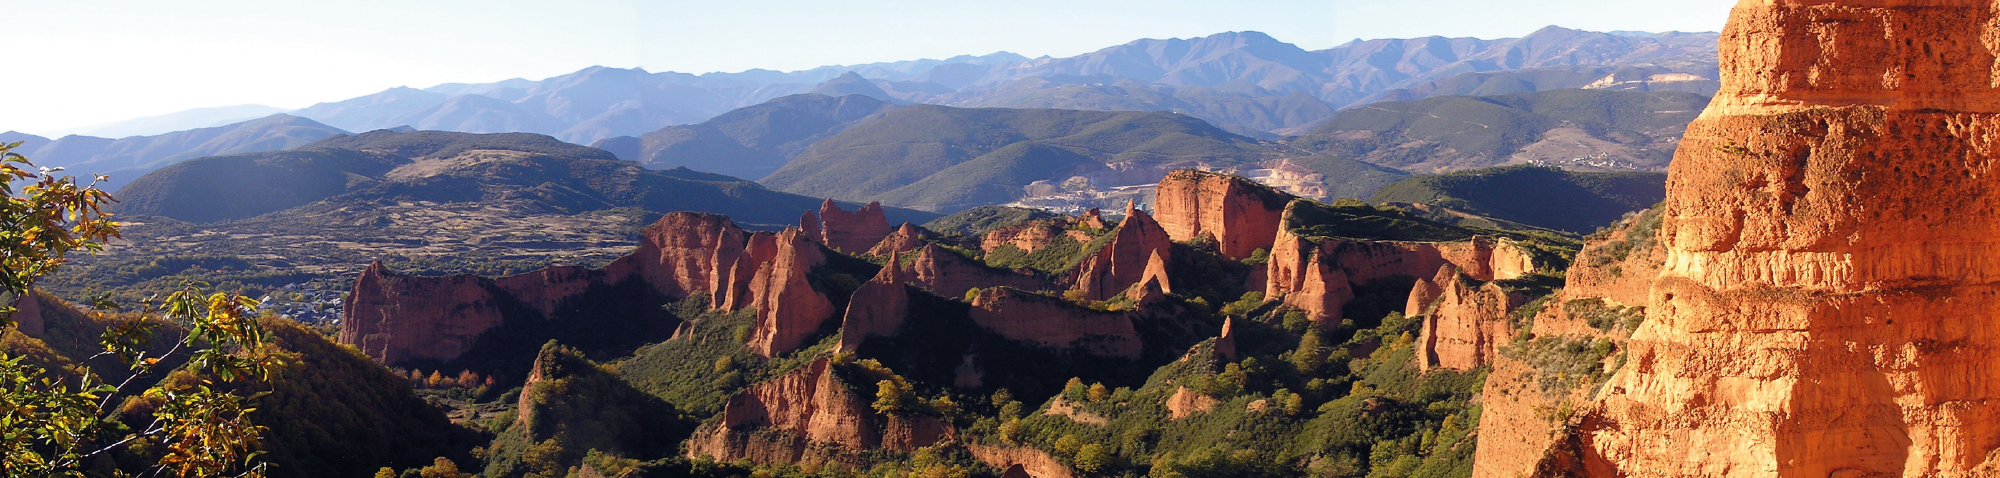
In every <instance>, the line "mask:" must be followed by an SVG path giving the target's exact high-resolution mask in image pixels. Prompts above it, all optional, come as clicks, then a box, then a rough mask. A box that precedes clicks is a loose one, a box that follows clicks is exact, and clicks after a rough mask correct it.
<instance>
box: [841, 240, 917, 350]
mask: <svg viewBox="0 0 2000 478" xmlns="http://www.w3.org/2000/svg"><path fill="white" fill-rule="evenodd" d="M898 259H900V257H899V256H898V253H895V252H891V253H889V264H891V266H889V267H883V268H882V271H881V272H877V273H876V274H875V278H874V279H870V280H869V281H868V282H865V283H862V284H861V287H860V288H859V289H855V291H854V297H853V298H851V299H848V300H847V316H846V317H845V318H843V319H841V321H840V347H839V351H842V352H853V351H854V350H855V349H857V348H860V347H861V343H862V342H864V341H866V340H868V338H869V337H876V336H881V337H888V336H894V335H896V329H898V328H901V327H902V326H903V321H904V320H906V319H908V318H909V315H910V290H909V286H906V285H904V284H903V282H904V278H903V276H904V274H903V272H902V270H901V269H900V268H898V267H894V266H893V265H894V264H896V263H897V261H898Z"/></svg>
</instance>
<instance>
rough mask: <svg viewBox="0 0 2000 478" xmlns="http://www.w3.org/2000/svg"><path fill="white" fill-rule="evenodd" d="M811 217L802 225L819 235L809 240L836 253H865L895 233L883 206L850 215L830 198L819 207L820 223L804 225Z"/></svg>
mask: <svg viewBox="0 0 2000 478" xmlns="http://www.w3.org/2000/svg"><path fill="white" fill-rule="evenodd" d="M811 218H812V216H810V215H808V216H806V218H804V219H801V222H802V223H801V224H800V225H799V227H801V228H803V229H805V230H806V231H807V232H808V233H811V232H813V231H818V232H819V234H818V235H810V234H809V237H813V238H814V239H815V240H818V241H819V242H820V243H821V244H826V246H827V247H831V248H833V249H834V250H837V251H841V252H846V253H849V254H860V253H863V252H866V251H868V249H869V248H872V247H875V244H876V243H880V242H882V238H884V237H888V235H889V233H891V232H893V231H892V230H891V229H890V228H889V217H888V216H887V215H886V214H885V213H884V212H883V211H882V204H881V203H868V205H866V206H861V209H857V210H855V211H854V212H847V211H845V210H842V209H840V206H839V205H836V204H834V203H833V200H832V199H828V200H826V202H824V203H821V204H820V206H819V222H818V224H810V225H808V224H804V223H803V222H805V221H806V220H809V219H811Z"/></svg>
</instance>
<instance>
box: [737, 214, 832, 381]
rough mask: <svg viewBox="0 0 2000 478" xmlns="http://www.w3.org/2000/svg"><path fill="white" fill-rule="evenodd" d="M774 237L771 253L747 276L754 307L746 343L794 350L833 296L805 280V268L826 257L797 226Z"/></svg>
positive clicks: (827, 313) (759, 348) (764, 349)
mask: <svg viewBox="0 0 2000 478" xmlns="http://www.w3.org/2000/svg"><path fill="white" fill-rule="evenodd" d="M775 241H776V243H777V258H776V259H775V260H772V261H771V262H766V263H764V265H763V266H762V267H760V268H758V269H757V275H756V276H754V277H753V278H752V279H751V280H750V297H751V301H750V307H751V308H755V309H757V327H756V329H754V330H752V331H751V333H750V343H749V345H750V350H752V351H755V352H757V354H758V355H762V356H765V357H771V356H775V355H778V354H781V353H785V352H790V351H793V350H798V349H799V348H800V347H801V346H803V345H805V340H806V338H807V337H810V336H811V335H812V334H813V332H817V331H819V328H820V326H822V325H825V324H826V321H827V320H828V319H831V318H833V314H834V310H833V301H832V300H830V299H827V297H826V294H823V293H820V292H819V291H817V290H813V288H812V284H811V283H810V282H808V281H807V280H806V273H807V272H810V271H811V270H812V268H813V267H814V266H818V265H820V264H823V263H825V262H826V254H825V253H824V252H822V251H821V249H820V246H819V244H817V243H814V242H812V241H811V240H810V239H807V238H806V236H805V232H804V231H800V230H798V229H786V230H785V231H784V232H780V233H778V234H777V236H776V237H775Z"/></svg>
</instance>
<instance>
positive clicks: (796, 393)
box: [687, 358, 955, 463]
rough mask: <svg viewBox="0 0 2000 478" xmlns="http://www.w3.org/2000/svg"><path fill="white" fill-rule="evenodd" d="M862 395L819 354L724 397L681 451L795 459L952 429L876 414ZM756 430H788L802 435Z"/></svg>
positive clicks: (921, 441) (919, 441)
mask: <svg viewBox="0 0 2000 478" xmlns="http://www.w3.org/2000/svg"><path fill="white" fill-rule="evenodd" d="M870 402H871V400H870V399H868V398H866V397H863V396H861V395H859V394H856V393H855V392H853V391H851V390H849V389H848V386H847V385H846V384H844V383H841V381H840V380H839V379H837V378H835V377H834V372H833V370H831V364H830V363H829V361H828V359H825V358H821V359H819V360H815V361H813V363H812V364H811V365H807V366H806V367H804V368H801V369H799V370H797V371H794V372H792V373H790V374H787V375H785V376H782V377H778V378H776V379H772V380H770V381H766V382H764V383H759V384H757V385H755V386H752V387H750V388H749V389H747V390H744V391H742V392H739V393H737V394H736V395H735V396H733V397H730V399H729V403H728V404H727V405H725V406H724V408H723V412H722V420H721V421H720V422H718V423H712V424H709V425H704V426H703V427H702V428H701V429H699V430H696V431H695V434H694V437H693V438H690V439H689V440H688V450H687V453H688V456H689V457H707V458H710V459H713V460H716V461H722V462H730V461H736V460H739V459H748V460H750V461H752V462H756V463H800V462H803V461H806V459H807V458H808V457H809V456H811V457H813V458H814V459H815V460H816V461H825V460H838V461H846V460H842V458H844V456H843V455H853V454H858V453H860V452H863V451H867V450H875V449H886V450H890V451H900V452H909V451H914V450H916V449H917V448H921V447H925V446H930V445H933V444H936V443H937V442H939V441H942V440H945V439H947V438H950V437H951V436H953V435H954V434H955V433H954V431H953V430H952V429H951V427H950V426H949V425H946V424H944V423H943V422H940V421H938V420H937V419H936V418H932V417H927V416H888V417H884V416H882V415H878V414H876V413H875V411H874V409H872V408H870V407H869V403H870ZM759 430H781V431H786V432H791V433H796V434H797V435H798V436H801V437H803V438H804V440H787V439H783V438H782V437H781V436H777V435H772V434H768V433H758V431H759Z"/></svg>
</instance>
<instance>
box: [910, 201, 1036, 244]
mask: <svg viewBox="0 0 2000 478" xmlns="http://www.w3.org/2000/svg"><path fill="white" fill-rule="evenodd" d="M1059 217H1062V215H1060V214H1056V213H1053V212H1049V211H1047V210H1042V209H1029V208H1020V207H1007V206H980V207H975V208H972V209H967V210H964V211H959V212H956V213H952V214H951V215H948V216H944V217H940V218H937V219H933V220H931V222H927V223H924V229H929V230H932V231H937V232H940V233H946V234H959V235H963V236H966V237H982V236H985V235H986V233H988V232H993V230H995V229H1003V228H1006V227H1008V226H1013V225H1016V224H1021V223H1024V222H1028V221H1039V220H1043V219H1055V218H1059Z"/></svg>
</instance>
